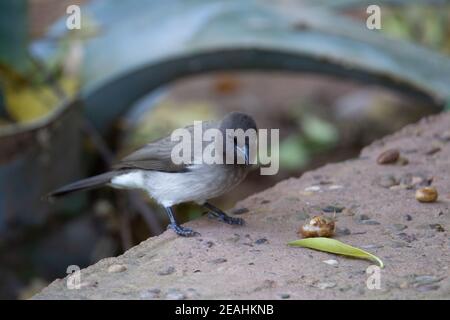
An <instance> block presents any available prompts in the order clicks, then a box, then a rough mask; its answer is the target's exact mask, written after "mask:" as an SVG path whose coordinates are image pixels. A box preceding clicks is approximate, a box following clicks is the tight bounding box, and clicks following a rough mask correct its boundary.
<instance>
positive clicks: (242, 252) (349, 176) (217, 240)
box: [34, 113, 450, 299]
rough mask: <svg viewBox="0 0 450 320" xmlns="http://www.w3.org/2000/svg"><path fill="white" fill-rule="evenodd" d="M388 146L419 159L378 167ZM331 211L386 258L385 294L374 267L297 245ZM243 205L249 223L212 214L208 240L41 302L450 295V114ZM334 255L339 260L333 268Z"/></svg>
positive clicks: (54, 289) (89, 273)
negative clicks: (371, 271)
mask: <svg viewBox="0 0 450 320" xmlns="http://www.w3.org/2000/svg"><path fill="white" fill-rule="evenodd" d="M389 148H398V149H399V150H400V152H401V155H402V157H404V158H406V159H407V160H408V164H403V165H401V164H393V165H379V164H377V163H376V158H377V156H378V155H379V154H380V153H381V152H382V151H384V150H386V149H389ZM413 177H415V178H413ZM421 179H422V180H426V179H432V185H433V186H434V187H436V188H437V190H438V192H439V200H438V201H437V202H435V203H419V202H418V201H417V200H416V199H415V196H414V194H415V190H414V189H415V188H417V187H418V184H420V180H421ZM329 206H334V207H336V208H343V209H342V211H341V212H339V213H337V214H336V217H337V219H338V221H337V227H338V228H339V230H338V234H337V236H336V239H339V240H341V241H344V242H346V243H348V244H351V245H355V246H359V247H362V248H365V249H366V250H368V251H370V252H373V253H374V254H376V255H378V256H379V257H380V258H381V259H382V260H383V261H384V263H385V265H386V267H385V269H383V270H381V289H379V290H376V289H375V290H369V289H368V288H367V286H366V280H367V277H368V275H367V274H366V268H367V267H368V266H369V265H370V264H371V263H370V262H368V261H365V260H356V259H349V258H345V257H341V256H335V255H331V254H327V253H322V252H316V251H312V250H308V249H302V248H290V247H288V246H287V245H286V243H287V242H288V241H291V240H295V239H297V238H298V236H297V234H296V232H297V230H298V228H299V227H300V225H301V224H302V223H303V221H304V220H305V219H307V218H308V216H312V215H317V214H320V213H321V211H322V209H323V208H326V207H329ZM236 208H237V209H240V208H246V209H247V210H248V211H247V210H240V211H247V212H245V213H242V214H241V215H240V216H241V217H243V218H244V219H245V220H246V222H247V225H246V226H245V227H234V226H228V225H225V224H222V223H219V222H216V221H211V220H209V219H208V218H207V217H203V218H201V219H198V220H196V221H192V222H190V223H188V224H187V225H188V226H190V227H192V228H194V229H195V230H197V231H198V232H200V233H201V236H200V237H195V238H187V239H185V238H180V237H177V236H175V235H174V233H173V232H171V231H167V232H164V233H163V234H162V235H160V236H158V237H154V238H150V239H148V240H146V241H144V242H142V243H141V244H139V245H137V246H135V247H134V248H132V249H130V250H128V251H127V252H126V253H125V254H123V255H122V256H119V257H117V258H108V259H104V260H101V261H100V262H98V263H96V264H95V265H92V266H90V267H88V268H86V269H83V270H82V271H81V281H82V288H81V289H78V290H69V289H67V287H66V280H65V279H62V280H56V281H54V282H53V283H52V284H51V285H49V286H48V287H47V288H45V289H44V290H43V291H42V292H40V293H39V294H37V295H35V296H34V299H334V298H338V299H384V298H388V299H415V298H440V299H448V298H450V277H449V274H450V270H449V267H450V238H449V229H450V114H449V113H445V114H440V115H437V116H433V117H430V118H426V119H423V120H422V121H420V122H419V123H418V124H416V125H411V126H408V127H406V128H404V129H403V130H401V131H399V132H398V133H396V134H394V135H391V136H388V137H386V138H384V139H382V140H380V141H377V142H375V143H373V144H372V145H370V146H368V147H367V148H365V149H364V150H363V151H362V152H361V156H360V157H359V158H357V159H353V160H349V161H345V162H342V163H337V164H329V165H326V166H324V167H322V168H320V169H318V170H315V171H312V172H308V173H306V174H304V175H303V176H302V177H301V178H291V179H288V180H286V181H283V182H281V183H279V184H278V185H276V186H275V187H273V188H271V189H268V190H266V191H264V192H262V193H259V194H255V195H253V196H251V197H249V198H248V199H246V200H244V201H242V202H240V203H238V204H237V206H236ZM328 209H329V208H328ZM338 211H339V210H338ZM329 259H334V260H336V261H337V262H338V264H337V265H335V266H331V265H329V264H326V263H324V262H323V261H324V260H329Z"/></svg>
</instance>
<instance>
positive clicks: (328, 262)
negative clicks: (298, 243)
mask: <svg viewBox="0 0 450 320" xmlns="http://www.w3.org/2000/svg"><path fill="white" fill-rule="evenodd" d="M323 263H326V264H328V265H330V266H333V267H336V266H337V265H338V264H339V262H338V261H337V260H334V259H330V260H324V261H323Z"/></svg>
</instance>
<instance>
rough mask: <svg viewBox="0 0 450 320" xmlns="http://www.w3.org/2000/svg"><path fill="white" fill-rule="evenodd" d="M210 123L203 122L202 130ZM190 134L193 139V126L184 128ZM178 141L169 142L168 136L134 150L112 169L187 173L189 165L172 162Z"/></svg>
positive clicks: (211, 124) (210, 124)
mask: <svg viewBox="0 0 450 320" xmlns="http://www.w3.org/2000/svg"><path fill="white" fill-rule="evenodd" d="M213 125H214V124H213V123H212V122H204V125H203V129H207V128H210V127H211V126H213ZM185 128H186V129H188V130H189V131H190V132H191V138H192V139H193V134H192V132H193V126H187V127H185ZM178 143H179V141H171V139H170V135H169V136H167V137H164V138H161V139H159V140H157V141H154V142H151V143H149V144H147V145H146V146H144V147H142V148H141V149H138V150H136V151H135V152H133V153H132V154H130V155H129V156H127V157H125V158H124V159H122V160H121V161H120V162H119V163H117V164H116V165H115V166H114V167H113V168H114V169H118V170H120V169H144V170H155V171H164V172H187V171H189V168H188V167H189V164H185V163H181V164H175V163H174V162H173V161H172V158H171V153H172V149H173V147H174V146H175V145H177V144H178Z"/></svg>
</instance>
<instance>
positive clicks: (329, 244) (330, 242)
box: [288, 237, 384, 268]
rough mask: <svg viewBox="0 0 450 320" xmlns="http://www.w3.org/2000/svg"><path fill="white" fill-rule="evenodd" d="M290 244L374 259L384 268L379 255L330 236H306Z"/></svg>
mask: <svg viewBox="0 0 450 320" xmlns="http://www.w3.org/2000/svg"><path fill="white" fill-rule="evenodd" d="M288 245H290V246H293V247H304V248H310V249H314V250H319V251H325V252H329V253H335V254H340V255H344V256H350V257H355V258H360V259H368V260H372V261H376V262H377V263H378V264H379V265H380V268H384V264H383V261H381V259H380V258H378V257H377V256H374V255H373V254H371V253H369V252H367V251H364V250H362V249H359V248H355V247H352V246H350V245H348V244H345V243H342V242H340V241H338V240H335V239H330V238H323V237H320V238H306V239H300V240H295V241H291V242H289V243H288Z"/></svg>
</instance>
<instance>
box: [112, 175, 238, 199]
mask: <svg viewBox="0 0 450 320" xmlns="http://www.w3.org/2000/svg"><path fill="white" fill-rule="evenodd" d="M244 177H245V175H244V176H239V177H236V178H230V176H229V174H228V172H225V171H224V172H221V171H218V172H217V171H215V172H214V173H212V172H210V170H208V169H207V168H205V169H204V170H203V169H199V170H193V171H190V172H183V173H169V172H160V171H143V170H136V171H131V172H128V173H125V174H123V175H120V176H116V177H114V178H113V179H112V180H111V185H112V186H113V187H116V188H126V189H130V188H131V189H142V190H144V191H146V192H147V193H148V194H149V195H150V197H152V198H153V199H155V200H156V201H157V202H158V203H160V204H161V205H163V206H165V207H169V206H173V205H175V204H178V203H182V202H190V201H195V202H198V203H203V202H205V201H206V200H208V199H210V198H214V197H216V196H219V195H220V194H222V193H224V192H226V191H228V190H229V189H230V188H232V187H233V186H235V185H236V184H238V183H239V182H241V181H242V179H243V178H244Z"/></svg>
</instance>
